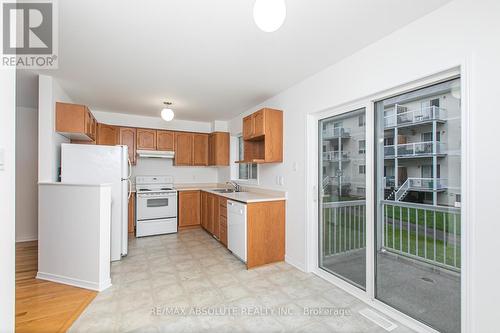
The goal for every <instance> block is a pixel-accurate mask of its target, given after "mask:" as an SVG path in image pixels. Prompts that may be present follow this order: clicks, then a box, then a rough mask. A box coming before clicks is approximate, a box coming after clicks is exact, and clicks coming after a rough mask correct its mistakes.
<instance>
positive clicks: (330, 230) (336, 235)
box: [323, 207, 461, 268]
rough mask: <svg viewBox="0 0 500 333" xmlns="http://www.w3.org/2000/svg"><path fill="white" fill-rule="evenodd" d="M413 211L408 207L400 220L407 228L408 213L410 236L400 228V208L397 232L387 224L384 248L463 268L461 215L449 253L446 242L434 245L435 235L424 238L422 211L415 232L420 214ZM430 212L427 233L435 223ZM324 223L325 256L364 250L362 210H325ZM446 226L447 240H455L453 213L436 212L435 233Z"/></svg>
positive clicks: (395, 228)
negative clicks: (454, 242) (408, 209)
mask: <svg viewBox="0 0 500 333" xmlns="http://www.w3.org/2000/svg"><path fill="white" fill-rule="evenodd" d="M412 210H415V209H410V211H409V212H408V211H407V209H406V208H402V209H401V213H402V216H401V221H402V223H403V227H407V224H408V213H409V217H410V218H409V221H410V232H409V233H408V230H406V229H404V228H403V229H400V228H399V207H397V209H395V211H394V212H395V214H394V218H395V221H394V222H395V223H394V230H393V227H392V223H388V224H387V227H386V230H385V231H384V233H385V234H384V236H385V244H384V246H385V247H386V248H388V249H394V250H396V251H402V252H404V253H409V254H412V255H414V256H418V257H421V258H426V259H428V260H431V261H436V262H439V263H442V264H445V265H448V266H452V267H456V268H460V265H461V258H460V224H459V223H460V222H459V221H460V220H459V218H460V216H457V233H456V235H457V236H456V237H457V239H456V242H457V246H456V249H455V245H454V244H452V243H451V242H450V243H447V244H446V251H445V245H444V241H443V240H440V239H436V242H435V245H434V238H433V235H427V237H425V235H424V233H423V226H424V225H425V218H424V212H423V210H422V212H419V213H418V223H419V225H420V226H421V228H419V229H420V230H419V235H418V237H417V233H416V230H415V229H416V228H415V226H416V221H417V214H416V213H415V212H413V213H412ZM396 212H397V213H396ZM427 213H428V214H427V228H428V230H432V228H433V224H434V222H433V221H434V214H433V213H432V212H427ZM429 213H431V214H429ZM445 215H446V216H445ZM387 216H388V217H390V218H393V215H392V209H391V214H389V213H388V214H387ZM323 220H324V224H323V254H324V255H331V254H336V253H341V252H345V251H349V250H354V249H357V248H362V247H365V244H366V241H365V237H366V230H365V227H364V223H365V221H366V217H365V211H364V210H359V209H356V210H354V209H351V210H349V209H347V210H344V209H342V208H340V209H339V208H337V209H336V214H334V209H328V208H325V209H324V211H323ZM445 221H446V223H445ZM334 222H336V223H334ZM445 224H446V234H447V239H448V240H451V241H452V240H454V230H453V225H454V223H453V214H451V213H436V230H441V231H443V230H444V226H445ZM393 233H394V241H393ZM436 238H438V237H436ZM408 240H409V241H408ZM434 247H435V251H434ZM417 249H418V251H417ZM434 252H435V257H434ZM445 252H446V253H445ZM455 256H456V258H455Z"/></svg>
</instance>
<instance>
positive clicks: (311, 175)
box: [305, 61, 474, 333]
mask: <svg viewBox="0 0 500 333" xmlns="http://www.w3.org/2000/svg"><path fill="white" fill-rule="evenodd" d="M457 76H460V87H461V88H460V89H461V100H462V103H461V108H462V119H461V124H462V149H461V154H462V156H463V158H462V168H461V170H462V176H461V184H462V189H461V201H462V202H461V204H460V206H461V208H462V230H461V231H462V233H461V234H462V235H463V239H462V247H461V258H462V272H461V285H462V287H461V302H462V315H461V321H462V325H461V326H462V331H464V332H465V331H467V328H470V327H471V322H470V316H471V313H472V307H471V306H470V303H469V302H470V292H471V277H470V276H471V267H470V260H471V258H470V257H471V253H470V248H471V235H472V234H473V230H474V220H473V219H472V216H473V215H472V213H471V211H470V207H469V205H470V201H469V196H468V192H469V189H470V185H469V184H470V183H469V182H470V175H469V173H470V158H469V149H468V147H469V142H470V138H469V119H470V115H469V105H468V103H469V99H468V97H469V96H468V81H469V78H470V73H469V69H468V66H467V65H466V61H463V62H459V63H458V64H457V63H455V64H454V65H453V66H450V67H447V68H444V69H443V70H442V71H441V72H439V71H434V72H433V74H430V75H428V76H424V77H423V76H420V77H415V78H414V80H411V81H407V83H402V84H401V85H399V86H394V88H390V89H387V90H381V91H378V92H374V93H373V94H371V95H368V96H366V97H363V98H360V99H358V100H356V101H354V102H351V103H349V102H347V103H342V104H340V105H338V106H332V107H330V108H327V109H323V110H318V111H311V112H310V113H309V114H308V115H307V123H306V131H307V137H306V140H307V144H306V149H307V150H306V153H307V154H306V159H307V163H306V188H307V192H308V193H311V194H312V195H310V196H308V198H307V203H306V207H307V215H306V217H307V227H306V233H307V236H306V241H307V244H306V248H307V256H306V263H305V268H306V270H307V271H308V272H312V273H314V274H316V275H318V276H320V277H322V278H323V279H325V280H327V281H329V282H331V283H333V284H334V285H336V286H337V287H340V288H341V289H343V290H345V291H347V292H348V293H350V294H352V295H354V296H356V297H357V298H359V299H360V300H361V301H363V302H365V303H366V304H368V305H370V306H372V307H374V308H375V309H376V310H378V311H380V312H382V313H384V314H386V315H388V316H390V317H392V318H394V319H395V320H397V321H399V322H400V323H402V324H403V325H406V326H408V327H409V328H411V329H413V330H416V331H421V332H433V333H436V332H437V331H435V330H434V329H432V328H431V327H429V326H427V325H425V324H424V323H422V322H419V321H417V320H415V319H413V318H411V317H409V316H407V315H405V314H403V313H401V312H399V311H397V310H396V309H394V308H392V307H390V306H388V305H387V304H385V303H383V302H381V301H379V300H378V299H376V298H375V276H374V274H375V271H374V265H375V261H374V249H375V246H374V240H375V238H374V233H375V232H376V230H375V229H374V221H375V218H376V217H375V215H374V212H375V207H374V205H375V197H374V185H375V181H378V180H377V179H376V178H375V177H376V175H375V165H374V163H367V164H366V202H367V204H366V209H367V212H369V213H368V214H367V217H366V237H367V238H366V248H367V257H366V260H367V261H366V269H367V275H366V291H363V290H361V289H359V288H357V287H355V286H353V285H352V284H350V283H348V282H346V281H344V280H343V279H341V278H339V277H336V276H334V275H332V274H329V273H326V272H325V271H323V270H321V269H320V268H319V265H318V218H319V214H318V155H317V154H318V121H319V120H320V119H324V118H328V117H332V116H335V115H341V114H344V113H347V112H349V111H352V110H355V109H358V108H363V107H365V108H366V160H367V161H373V159H374V149H375V145H374V134H375V133H374V129H375V127H374V126H375V123H374V121H375V118H374V116H375V112H374V111H375V110H374V103H375V102H376V101H378V100H382V99H385V98H388V97H391V96H396V95H399V94H401V93H404V92H406V91H413V90H416V89H419V88H422V87H425V86H428V85H431V84H435V83H437V82H440V81H447V80H450V79H452V78H454V77H457ZM408 82H409V83H408Z"/></svg>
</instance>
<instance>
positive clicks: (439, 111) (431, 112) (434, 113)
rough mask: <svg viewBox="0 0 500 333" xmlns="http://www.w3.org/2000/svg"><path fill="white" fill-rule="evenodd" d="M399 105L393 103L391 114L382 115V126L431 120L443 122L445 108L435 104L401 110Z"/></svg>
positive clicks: (409, 124) (417, 123)
mask: <svg viewBox="0 0 500 333" xmlns="http://www.w3.org/2000/svg"><path fill="white" fill-rule="evenodd" d="M401 108H402V107H401V105H397V104H396V105H395V106H394V111H393V112H392V114H391V115H388V116H385V117H384V127H385V128H393V127H407V126H415V125H421V124H425V123H429V122H432V121H438V122H441V123H443V122H445V121H446V118H445V117H446V109H444V108H440V107H437V106H428V107H423V108H421V109H417V110H410V111H404V112H398V111H401Z"/></svg>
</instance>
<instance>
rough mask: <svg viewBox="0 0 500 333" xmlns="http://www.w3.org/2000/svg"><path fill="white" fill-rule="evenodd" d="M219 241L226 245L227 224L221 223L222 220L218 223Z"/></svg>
mask: <svg viewBox="0 0 500 333" xmlns="http://www.w3.org/2000/svg"><path fill="white" fill-rule="evenodd" d="M220 242H221V243H222V244H224V246H225V247H227V226H226V225H225V224H222V220H221V225H220Z"/></svg>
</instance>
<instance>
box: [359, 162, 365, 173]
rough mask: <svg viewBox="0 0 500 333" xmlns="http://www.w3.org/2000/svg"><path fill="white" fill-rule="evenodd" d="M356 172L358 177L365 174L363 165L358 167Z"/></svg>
mask: <svg viewBox="0 0 500 333" xmlns="http://www.w3.org/2000/svg"><path fill="white" fill-rule="evenodd" d="M358 171H359V174H360V175H364V174H366V165H364V164H363V165H360V166H358Z"/></svg>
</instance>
